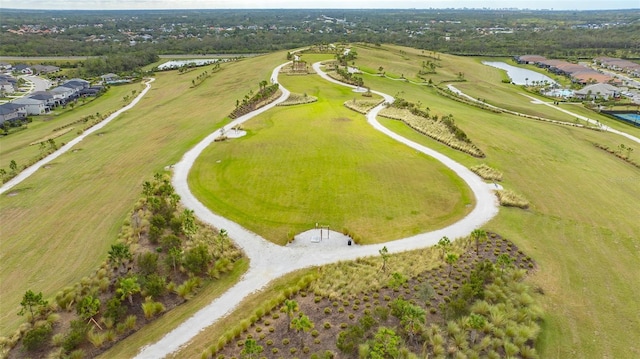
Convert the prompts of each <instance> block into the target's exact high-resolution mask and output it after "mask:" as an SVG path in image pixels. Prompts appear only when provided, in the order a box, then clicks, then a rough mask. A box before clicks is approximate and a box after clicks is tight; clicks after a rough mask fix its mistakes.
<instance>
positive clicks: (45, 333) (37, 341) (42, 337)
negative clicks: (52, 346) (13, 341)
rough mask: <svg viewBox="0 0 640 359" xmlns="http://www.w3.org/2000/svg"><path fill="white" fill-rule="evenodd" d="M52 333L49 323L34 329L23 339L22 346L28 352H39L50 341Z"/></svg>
mask: <svg viewBox="0 0 640 359" xmlns="http://www.w3.org/2000/svg"><path fill="white" fill-rule="evenodd" d="M52 332H53V328H52V327H51V324H49V323H47V324H45V325H42V326H39V327H36V328H33V329H31V330H30V331H28V332H26V333H25V335H24V336H23V337H22V345H23V346H24V348H25V349H27V350H28V351H33V350H38V349H40V348H42V346H43V345H44V344H46V343H47V342H48V341H49V337H50V336H51V333H52Z"/></svg>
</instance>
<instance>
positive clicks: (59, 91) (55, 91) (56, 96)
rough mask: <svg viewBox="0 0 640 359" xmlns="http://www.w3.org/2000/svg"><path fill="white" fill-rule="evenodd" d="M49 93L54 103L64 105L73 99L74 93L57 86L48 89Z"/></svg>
mask: <svg viewBox="0 0 640 359" xmlns="http://www.w3.org/2000/svg"><path fill="white" fill-rule="evenodd" d="M49 93H50V94H52V95H53V100H54V101H56V103H58V104H65V103H67V101H68V100H69V99H71V98H72V97H73V94H74V93H75V91H74V89H72V88H70V87H65V86H58V87H54V88H52V89H50V90H49Z"/></svg>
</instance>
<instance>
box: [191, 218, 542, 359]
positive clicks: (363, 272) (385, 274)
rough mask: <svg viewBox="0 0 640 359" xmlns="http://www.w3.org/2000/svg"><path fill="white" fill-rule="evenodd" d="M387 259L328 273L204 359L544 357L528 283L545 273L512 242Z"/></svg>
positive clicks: (291, 292) (298, 287)
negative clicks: (538, 344) (526, 280)
mask: <svg viewBox="0 0 640 359" xmlns="http://www.w3.org/2000/svg"><path fill="white" fill-rule="evenodd" d="M380 254H381V255H380V257H376V258H367V259H359V260H356V261H354V262H345V263H338V264H334V265H328V266H324V267H322V268H319V269H318V272H317V274H316V275H312V276H307V277H305V278H303V279H302V280H300V281H299V282H298V283H296V284H295V285H293V286H291V287H290V288H286V289H285V290H283V291H282V292H280V293H278V294H277V295H274V296H273V297H272V299H271V300H268V301H265V302H264V303H263V304H262V305H260V306H259V307H258V308H257V309H256V310H255V311H253V312H252V313H251V314H249V315H248V316H246V317H245V318H244V319H242V320H240V321H239V322H238V324H237V325H236V326H234V327H232V328H231V329H229V330H228V331H227V332H225V333H224V334H223V335H222V336H221V337H220V338H218V339H217V341H215V342H214V343H213V344H211V345H210V346H209V347H208V348H207V349H206V350H205V351H204V352H203V353H202V356H201V357H202V358H217V359H229V358H243V357H264V358H296V357H308V358H357V357H381V358H383V357H393V358H397V357H403V358H407V357H409V358H410V357H412V356H411V355H412V354H413V355H420V356H421V357H423V356H425V355H426V356H428V357H431V356H434V357H445V355H452V356H462V355H464V356H465V357H474V356H488V357H505V356H509V357H521V358H535V357H537V353H536V351H535V341H536V339H537V337H538V335H539V333H540V331H541V328H540V318H541V315H542V312H541V310H540V309H539V308H538V306H537V304H536V303H535V298H536V295H537V294H536V290H534V288H532V287H530V286H528V285H526V284H524V283H523V282H522V279H523V278H524V276H525V275H526V273H527V272H528V271H530V270H534V269H535V268H536V266H535V263H534V262H533V261H532V260H531V258H529V257H528V256H526V255H525V254H524V253H523V252H522V251H521V250H519V249H518V248H517V247H516V246H515V245H514V244H513V243H512V242H510V241H508V240H506V239H504V238H502V237H501V236H499V235H497V234H495V233H485V232H484V231H482V230H478V231H477V232H474V234H473V235H472V236H471V237H469V238H466V239H461V240H458V241H455V242H453V243H452V242H451V241H449V240H448V239H447V238H446V237H444V238H442V239H441V241H440V243H439V244H438V246H436V247H432V248H428V249H424V250H420V251H413V252H409V253H403V254H399V255H394V256H387V255H385V252H384V248H383V250H381V252H380ZM412 264H413V266H412ZM371 277H375V278H376V280H375V281H373V282H371V281H369V279H371ZM354 281H355V282H357V283H358V284H357V285H356V286H354V285H353V283H352V282H354ZM345 287H346V288H345ZM340 288H344V290H340ZM538 293H540V292H539V291H538ZM505 334H506V335H505ZM381 342H385V343H387V344H386V345H383V346H381V345H380V343H381ZM376 355H378V356H376Z"/></svg>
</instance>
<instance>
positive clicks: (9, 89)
mask: <svg viewBox="0 0 640 359" xmlns="http://www.w3.org/2000/svg"><path fill="white" fill-rule="evenodd" d="M14 92H16V89H15V88H14V87H13V84H12V83H11V82H9V81H7V80H4V79H0V94H2V95H5V94H10V93H14Z"/></svg>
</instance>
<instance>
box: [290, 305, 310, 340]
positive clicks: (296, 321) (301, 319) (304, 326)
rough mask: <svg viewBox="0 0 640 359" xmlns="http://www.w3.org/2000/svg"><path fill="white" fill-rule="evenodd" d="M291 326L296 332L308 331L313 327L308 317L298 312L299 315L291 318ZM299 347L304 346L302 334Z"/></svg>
mask: <svg viewBox="0 0 640 359" xmlns="http://www.w3.org/2000/svg"><path fill="white" fill-rule="evenodd" d="M290 327H291V328H293V329H295V331H296V333H300V331H303V332H308V331H309V330H311V329H313V322H312V321H311V319H309V317H308V316H306V315H304V314H302V313H300V315H299V316H298V317H296V318H293V320H291V325H290ZM300 348H304V336H302V335H301V336H300Z"/></svg>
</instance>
